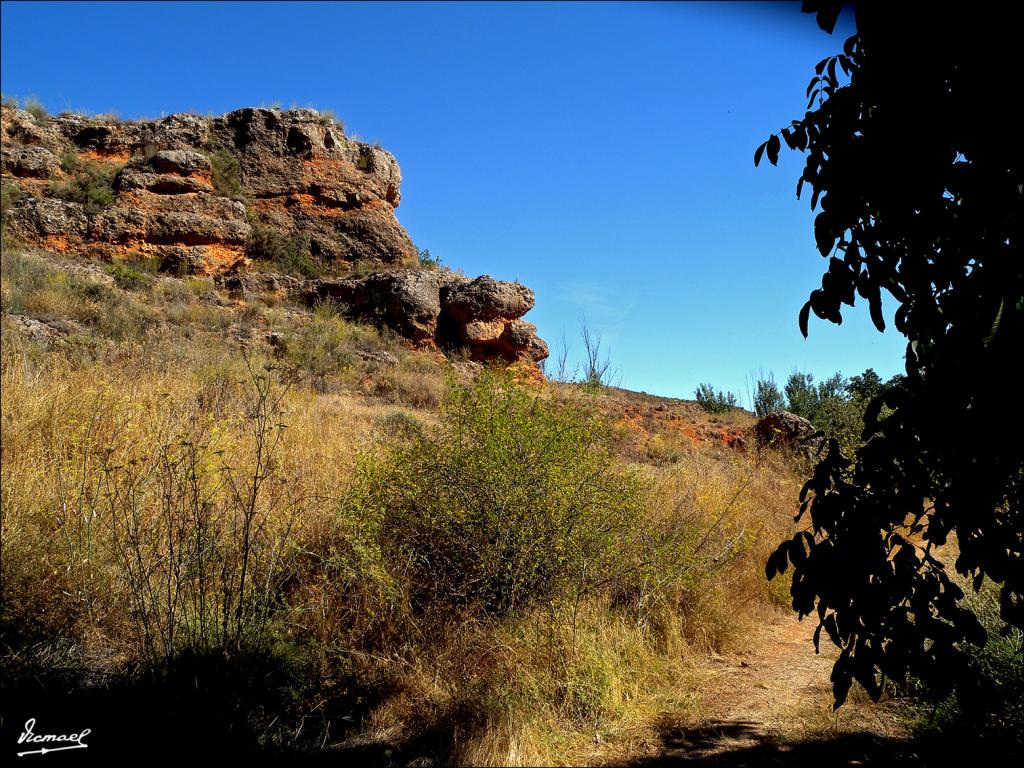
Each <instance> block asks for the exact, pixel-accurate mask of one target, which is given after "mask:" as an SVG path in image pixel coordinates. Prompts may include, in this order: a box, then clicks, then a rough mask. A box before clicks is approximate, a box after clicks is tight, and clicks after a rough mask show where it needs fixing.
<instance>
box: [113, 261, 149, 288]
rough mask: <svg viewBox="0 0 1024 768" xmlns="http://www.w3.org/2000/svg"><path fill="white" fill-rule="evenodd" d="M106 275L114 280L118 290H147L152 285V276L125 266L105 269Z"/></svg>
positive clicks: (118, 265) (114, 265)
mask: <svg viewBox="0 0 1024 768" xmlns="http://www.w3.org/2000/svg"><path fill="white" fill-rule="evenodd" d="M107 274H108V275H110V276H111V277H113V278H114V282H115V283H116V284H117V287H118V288H124V289H125V290H129V291H137V290H141V289H143V288H149V287H150V286H151V285H152V284H153V277H152V275H147V274H146V273H144V272H140V271H139V270H137V269H133V268H132V267H130V266H128V265H127V264H113V265H111V266H109V267H107Z"/></svg>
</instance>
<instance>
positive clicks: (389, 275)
mask: <svg viewBox="0 0 1024 768" xmlns="http://www.w3.org/2000/svg"><path fill="white" fill-rule="evenodd" d="M300 296H301V299H302V300H303V301H304V302H305V303H307V304H309V305H313V304H315V303H316V302H317V301H325V300H331V301H334V302H337V303H338V305H339V306H340V307H341V309H342V311H343V312H345V313H346V314H348V315H349V316H352V317H356V318H359V319H363V320H368V321H371V322H375V323H377V324H380V325H383V326H386V327H388V328H390V329H391V330H393V331H395V332H396V333H398V334H399V335H401V336H403V337H405V338H407V339H409V340H411V341H413V342H415V343H417V344H420V345H423V346H437V347H439V348H441V349H446V350H453V349H466V350H468V351H469V357H470V359H471V360H474V361H481V362H482V361H489V360H497V359H500V360H504V361H506V362H509V363H513V362H517V361H525V362H528V363H530V364H536V363H538V362H540V361H541V360H543V359H545V358H546V357H547V356H548V347H547V344H545V343H544V342H543V341H542V340H541V339H540V338H538V337H537V328H536V326H534V325H533V324H532V323H529V322H527V321H525V320H522V319H521V318H522V316H523V315H525V314H526V313H527V312H528V311H529V310H530V309H532V308H533V305H534V301H535V299H534V295H533V291H531V290H530V289H529V288H527V287H526V286H525V285H522V284H520V283H514V282H505V281H500V280H495V279H494V278H492V277H489V276H487V275H483V276H481V277H478V278H476V279H475V280H470V279H468V278H466V277H463V276H461V275H457V274H454V273H451V272H446V271H442V270H422V269H421V270H412V269H399V270H391V271H387V272H377V273H373V274H369V275H364V276H361V277H354V278H346V279H324V280H313V281H309V282H307V283H305V284H304V285H303V286H302V288H301V290H300Z"/></svg>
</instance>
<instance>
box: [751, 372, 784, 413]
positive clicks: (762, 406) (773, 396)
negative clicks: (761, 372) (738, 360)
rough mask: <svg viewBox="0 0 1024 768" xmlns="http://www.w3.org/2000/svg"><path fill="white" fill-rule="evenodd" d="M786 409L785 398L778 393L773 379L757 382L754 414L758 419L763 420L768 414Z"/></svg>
mask: <svg viewBox="0 0 1024 768" xmlns="http://www.w3.org/2000/svg"><path fill="white" fill-rule="evenodd" d="M785 407H786V398H785V397H784V396H783V394H782V392H781V391H779V387H778V385H777V384H776V383H775V379H773V378H772V377H768V378H766V379H758V380H757V390H756V391H755V392H754V413H756V414H757V416H758V417H759V418H764V417H765V416H767V415H768V414H769V413H775V412H776V411H781V410H783V409H785Z"/></svg>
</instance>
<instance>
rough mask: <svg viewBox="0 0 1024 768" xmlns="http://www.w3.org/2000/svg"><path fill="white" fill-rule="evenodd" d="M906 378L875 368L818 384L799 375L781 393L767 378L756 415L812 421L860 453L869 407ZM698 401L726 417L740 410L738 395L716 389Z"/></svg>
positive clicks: (705, 387) (703, 391)
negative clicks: (781, 415)
mask: <svg viewBox="0 0 1024 768" xmlns="http://www.w3.org/2000/svg"><path fill="white" fill-rule="evenodd" d="M903 378H904V377H903V376H893V377H892V378H891V379H889V380H888V381H883V380H882V377H881V376H879V375H878V374H877V373H876V372H875V370H874V369H873V368H868V369H867V370H866V371H864V373H861V374H858V375H856V376H852V377H850V378H845V377H844V376H843V375H842V374H841V373H838V372H837V373H835V374H834V375H832V376H829V377H828V378H827V379H824V380H823V381H819V382H815V380H814V375H813V374H810V373H801V372H799V371H794V372H793V373H791V374H790V375H789V378H788V379H787V380H786V383H785V385H784V386H783V387H781V388H780V387H779V385H778V384H777V383H776V382H775V377H774V376H773V375H772V374H768V375H767V376H765V375H761V376H759V377H758V378H757V379H756V381H755V382H754V392H753V407H754V413H755V414H757V416H758V418H764V417H765V416H767V415H768V414H769V413H775V412H776V411H789V412H790V413H794V414H796V415H797V416H802V417H803V418H805V419H807V420H808V421H809V422H811V424H813V425H814V427H815V428H816V429H818V430H821V431H822V432H824V433H825V435H826V436H827V437H830V438H831V437H834V438H835V439H836V440H838V441H839V444H840V445H841V446H843V447H844V448H848V449H849V448H855V447H856V446H857V445H859V444H860V436H861V432H862V430H863V429H864V410H865V409H866V408H867V406H868V403H870V402H871V400H872V398H874V397H877V396H879V395H882V394H884V393H885V392H887V391H889V390H890V389H892V388H894V387H899V386H900V385H901V384H902V382H903ZM695 399H696V401H697V404H698V405H700V406H701V407H702V408H703V409H704V410H705V411H707V412H708V413H724V412H726V411H729V410H731V409H733V408H736V407H738V405H737V402H738V401H737V397H736V395H734V394H733V393H732V392H722V391H721V390H716V389H715V388H714V387H713V386H711V385H710V384H701V385H700V386H698V387H697V391H696V393H695Z"/></svg>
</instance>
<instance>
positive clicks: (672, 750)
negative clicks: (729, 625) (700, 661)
mask: <svg viewBox="0 0 1024 768" xmlns="http://www.w3.org/2000/svg"><path fill="white" fill-rule="evenodd" d="M814 627H815V622H814V621H812V620H811V619H805V620H804V621H803V622H798V621H796V620H795V618H793V617H791V616H790V617H784V618H783V617H780V618H778V619H776V620H775V621H773V622H769V623H767V624H765V625H763V626H761V627H760V628H758V629H755V630H752V631H751V633H750V634H749V635H748V636H747V638H746V639H745V642H744V643H743V646H744V647H742V648H741V649H740V650H739V651H737V652H734V653H730V654H728V655H726V656H723V657H720V658H716V659H715V661H714V663H715V664H716V666H718V667H719V672H720V674H719V675H718V676H717V677H716V678H715V679H714V681H713V682H712V683H711V685H710V686H709V687H708V689H707V690H706V691H705V692H704V695H703V699H704V701H703V706H702V711H703V712H704V713H705V716H704V719H703V720H701V721H700V722H668V721H666V722H665V723H664V725H663V729H662V741H663V751H662V753H661V754H660V755H658V756H656V757H652V758H650V759H649V760H646V761H642V762H643V764H657V765H674V764H683V763H686V764H696V765H714V766H767V765H772V766H774V765H786V766H794V765H795V766H803V765H815V766H817V767H818V768H820V767H821V766H833V765H835V766H846V765H850V766H853V765H868V764H883V763H884V764H890V763H891V762H892V761H893V760H894V759H898V760H899V761H900V763H901V764H911V765H912V764H914V763H915V762H916V760H915V757H916V756H915V755H914V750H913V746H912V744H911V743H910V742H909V740H908V733H907V731H906V728H905V727H904V726H903V725H902V724H901V722H900V720H899V718H898V717H897V708H896V705H895V704H894V703H893V702H891V701H889V702H886V701H884V700H883V701H882V702H881V703H879V704H874V703H872V702H871V701H870V700H869V699H868V698H867V696H866V695H864V694H863V693H862V692H861V691H859V690H857V689H855V690H853V691H851V694H850V699H849V701H848V702H847V704H846V705H844V706H843V707H842V708H841V709H840V710H839V712H833V711H832V684H831V682H830V681H829V676H830V674H831V671H832V663H833V661H834V659H835V655H836V651H835V649H834V648H832V647H831V646H828V648H826V645H827V642H823V643H822V647H821V650H822V653H821V654H820V655H816V654H815V653H814V647H813V645H812V644H811V642H810V638H811V636H812V635H813V633H814Z"/></svg>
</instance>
